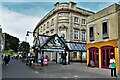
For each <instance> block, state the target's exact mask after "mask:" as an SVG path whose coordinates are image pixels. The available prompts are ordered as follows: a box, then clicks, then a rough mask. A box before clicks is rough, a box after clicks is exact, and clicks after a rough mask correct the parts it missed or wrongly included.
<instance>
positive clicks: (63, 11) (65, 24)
mask: <svg viewBox="0 0 120 80" xmlns="http://www.w3.org/2000/svg"><path fill="white" fill-rule="evenodd" d="M54 6H55V7H54V9H52V10H51V11H50V12H49V13H48V14H47V15H46V16H44V17H43V18H42V19H41V20H40V22H39V23H38V24H37V26H36V27H35V29H34V34H33V35H34V36H37V35H38V34H40V35H49V36H51V35H54V34H58V36H62V37H64V39H65V40H66V41H72V42H81V43H86V18H87V17H88V16H90V15H93V14H94V13H93V12H91V11H88V10H84V9H81V8H78V7H76V3H74V2H69V3H59V2H57V3H56V4H55V5H54ZM73 53H74V54H72V55H71V59H78V60H79V59H80V54H79V53H80V52H73ZM85 54H86V53H85Z"/></svg>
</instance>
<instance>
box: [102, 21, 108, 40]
mask: <svg viewBox="0 0 120 80" xmlns="http://www.w3.org/2000/svg"><path fill="white" fill-rule="evenodd" d="M102 34H103V39H106V38H109V36H108V20H104V21H103V22H102Z"/></svg>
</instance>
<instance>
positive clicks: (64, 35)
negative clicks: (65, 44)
mask: <svg viewBox="0 0 120 80" xmlns="http://www.w3.org/2000/svg"><path fill="white" fill-rule="evenodd" d="M61 37H63V38H64V39H65V38H66V33H65V31H61Z"/></svg>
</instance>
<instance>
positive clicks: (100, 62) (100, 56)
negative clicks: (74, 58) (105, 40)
mask: <svg viewBox="0 0 120 80" xmlns="http://www.w3.org/2000/svg"><path fill="white" fill-rule="evenodd" d="M98 50H99V52H98V57H99V68H101V66H102V60H101V59H102V53H101V49H100V48H99V49H98Z"/></svg>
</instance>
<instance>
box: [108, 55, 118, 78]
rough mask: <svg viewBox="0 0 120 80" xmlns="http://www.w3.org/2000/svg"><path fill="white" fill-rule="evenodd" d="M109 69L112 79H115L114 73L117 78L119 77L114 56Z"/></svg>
mask: <svg viewBox="0 0 120 80" xmlns="http://www.w3.org/2000/svg"><path fill="white" fill-rule="evenodd" d="M109 67H110V68H111V77H113V73H114V76H115V77H117V75H116V62H115V58H114V56H112V57H111V59H110V65H109Z"/></svg>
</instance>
